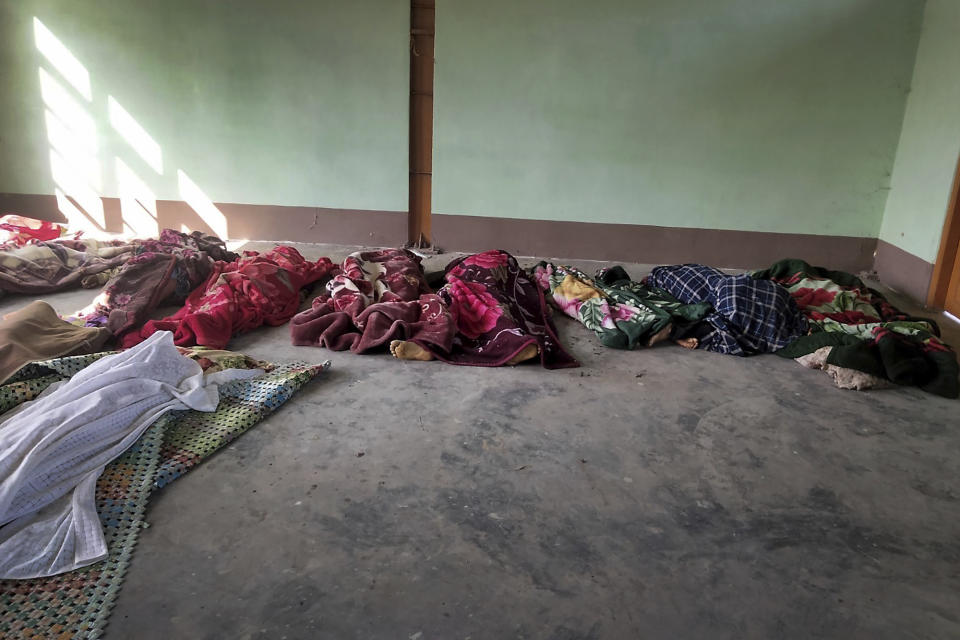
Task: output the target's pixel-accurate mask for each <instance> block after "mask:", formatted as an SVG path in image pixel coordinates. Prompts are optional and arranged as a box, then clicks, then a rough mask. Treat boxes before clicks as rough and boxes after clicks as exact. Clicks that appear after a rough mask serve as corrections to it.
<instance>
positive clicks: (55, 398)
mask: <svg viewBox="0 0 960 640" xmlns="http://www.w3.org/2000/svg"><path fill="white" fill-rule="evenodd" d="M262 373H263V372H262V371H261V370H259V369H229V370H226V371H221V372H218V373H213V374H210V375H208V376H204V375H203V371H202V370H201V368H200V365H198V364H197V363H196V362H194V361H193V360H191V359H190V358H187V357H185V356H183V355H181V354H180V353H179V352H178V351H177V348H176V347H175V346H174V344H173V334H171V333H170V332H169V331H158V332H157V333H155V334H153V335H152V336H150V337H149V338H148V339H147V340H145V341H144V342H142V343H140V344H139V345H137V346H135V347H133V348H132V349H129V350H127V351H124V352H122V353H118V354H116V355H112V356H107V357H106V358H102V359H100V360H98V361H96V362H95V363H93V364H92V365H90V366H89V367H87V368H85V369H83V370H82V371H80V372H79V373H77V374H76V375H74V376H73V377H72V378H70V379H69V380H67V381H64V382H62V383H59V384H57V385H54V386H53V387H52V388H50V389H47V391H45V392H44V393H43V394H41V395H40V396H39V397H38V398H37V399H36V400H34V401H32V402H28V403H24V405H23V406H22V407H20V408H18V410H16V411H14V412H12V413H11V414H8V416H5V417H4V422H2V423H0V578H35V577H39V576H49V575H55V574H58V573H62V572H64V571H70V570H73V569H77V568H79V567H83V566H86V565H89V564H92V563H94V562H97V561H99V560H102V559H103V558H105V557H106V555H107V545H106V541H105V540H104V536H103V530H102V529H101V527H100V520H99V518H98V517H97V510H96V503H95V499H94V490H95V488H96V483H97V478H98V477H99V476H100V474H101V473H103V469H104V467H105V466H106V465H107V463H109V462H110V461H111V460H113V459H114V458H116V457H117V456H119V455H120V454H122V453H123V452H124V451H126V450H127V449H128V448H129V447H130V446H131V445H133V443H134V442H136V441H137V439H138V438H139V437H140V436H141V435H143V432H144V431H145V430H146V429H147V427H149V426H150V425H151V424H153V423H154V422H156V420H157V419H158V418H160V417H161V416H162V415H164V414H165V413H167V412H169V411H175V410H180V409H196V410H198V411H214V410H215V409H216V408H217V404H218V403H219V393H218V390H217V385H218V384H222V383H224V382H228V381H231V380H237V379H243V378H252V377H255V376H257V375H260V374H262Z"/></svg>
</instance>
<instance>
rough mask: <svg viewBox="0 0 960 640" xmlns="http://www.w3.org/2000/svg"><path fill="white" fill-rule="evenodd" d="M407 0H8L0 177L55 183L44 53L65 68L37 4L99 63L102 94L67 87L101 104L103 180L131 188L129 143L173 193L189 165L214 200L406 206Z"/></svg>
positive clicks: (88, 63) (94, 68)
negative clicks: (126, 122)
mask: <svg viewBox="0 0 960 640" xmlns="http://www.w3.org/2000/svg"><path fill="white" fill-rule="evenodd" d="M409 13H410V7H409V3H408V2H407V1H406V0H362V1H359V2H344V1H339V2H334V1H330V0H312V1H310V2H293V1H284V2H264V1H263V0H229V1H226V0H158V1H156V2H131V1H130V0H70V1H69V2H68V1H65V0H0V74H2V83H0V87H2V90H0V191H2V192H14V193H53V182H52V179H51V167H50V159H49V149H50V144H49V143H48V140H47V128H46V125H45V122H44V103H43V101H42V99H41V86H40V78H39V76H38V67H40V66H44V67H45V68H47V69H48V70H50V71H51V75H52V76H53V77H54V79H55V80H56V81H57V82H60V83H63V80H64V79H65V78H63V77H62V76H61V75H60V74H59V72H57V71H55V70H53V69H52V68H51V65H50V64H49V62H47V61H46V60H45V59H44V57H43V56H42V55H40V54H39V53H38V51H37V48H36V44H35V36H34V25H33V19H34V17H37V18H39V19H40V20H41V21H42V22H43V24H44V25H46V27H47V28H48V29H49V31H50V32H52V33H53V34H55V36H56V37H57V38H59V40H60V41H61V42H62V43H63V44H64V45H65V46H66V47H67V48H68V49H69V50H70V51H71V52H72V54H73V55H74V56H75V57H76V59H77V60H78V61H80V62H81V63H82V64H83V65H84V66H85V67H86V69H87V71H88V72H89V80H90V89H91V96H90V97H91V100H90V101H89V102H87V101H86V100H85V99H83V98H82V97H81V96H80V93H79V92H77V91H76V90H75V89H74V88H73V87H70V86H69V85H66V87H67V88H68V93H70V94H71V95H72V96H73V97H75V98H78V99H79V100H80V102H81V104H82V105H83V107H84V108H85V109H86V110H87V111H88V112H89V114H90V115H91V116H92V118H93V122H94V124H95V129H96V137H97V142H98V143H99V147H98V149H97V152H96V154H95V155H96V157H97V159H98V160H99V162H100V163H101V165H102V171H101V173H102V183H101V189H100V191H101V193H102V194H104V195H110V196H115V195H118V194H117V185H116V174H117V172H118V170H117V169H116V162H115V158H116V157H119V158H121V160H122V162H124V163H125V164H126V166H128V167H129V168H130V169H131V170H132V171H133V172H134V173H135V174H136V175H137V176H139V177H140V178H141V179H142V180H143V181H144V182H145V183H147V185H148V186H149V187H150V188H151V189H152V190H153V191H154V192H155V194H156V195H157V196H158V197H159V198H167V199H179V198H180V194H179V189H178V178H177V175H178V173H177V172H178V170H181V171H183V172H185V173H186V174H187V175H188V176H189V177H190V178H191V179H192V180H193V181H194V182H195V183H196V185H197V186H199V187H200V188H201V189H202V190H203V191H204V192H205V193H206V194H207V195H208V196H209V197H210V198H212V199H213V200H214V201H222V202H240V203H258V204H273V205H306V206H325V207H346V208H359V209H380V210H400V211H406V209H407V127H408V125H407V122H408V116H407V113H408V95H409V94H408V59H409V53H408V51H409V49H408V46H409V44H408V35H407V25H408V24H409ZM108 96H112V97H113V98H114V100H115V101H116V102H117V103H118V104H119V105H121V106H122V107H123V108H124V109H125V110H126V112H128V113H129V115H130V116H132V117H133V118H134V119H135V120H136V121H137V122H138V123H139V125H140V126H141V127H142V129H143V130H145V131H146V132H147V133H148V134H149V136H150V137H151V138H152V139H153V141H154V142H155V143H156V144H157V145H158V146H159V148H160V152H161V156H162V174H159V173H157V172H156V171H154V170H153V169H152V168H151V167H150V166H149V165H150V163H149V162H145V161H143V159H142V158H140V157H139V156H138V154H137V153H136V152H134V151H133V149H132V148H131V146H130V145H129V144H127V143H126V142H125V141H124V140H123V139H122V138H121V136H119V135H118V134H117V133H116V132H115V131H114V130H113V128H112V126H111V124H110V122H109V111H108V109H109V104H108ZM80 155H82V154H80ZM147 155H148V157H151V154H147ZM86 166H87V168H86V169H81V170H80V171H81V172H83V171H85V170H89V164H87V165H86ZM84 177H88V178H89V176H84Z"/></svg>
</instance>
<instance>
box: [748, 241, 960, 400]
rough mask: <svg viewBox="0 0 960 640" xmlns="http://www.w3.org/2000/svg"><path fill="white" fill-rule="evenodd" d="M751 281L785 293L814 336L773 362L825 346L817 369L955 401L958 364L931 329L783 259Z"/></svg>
mask: <svg viewBox="0 0 960 640" xmlns="http://www.w3.org/2000/svg"><path fill="white" fill-rule="evenodd" d="M753 277H754V278H756V279H758V280H760V281H770V282H775V283H778V284H779V285H781V286H783V287H785V288H786V290H788V291H789V292H790V295H791V296H793V299H794V300H795V301H796V303H797V306H798V307H799V308H800V309H801V310H802V311H803V313H804V315H806V317H807V319H808V321H809V323H810V326H811V329H812V332H811V333H810V335H809V336H802V337H799V338H797V339H796V340H795V341H793V342H792V343H791V344H790V346H789V347H787V348H786V349H784V350H783V351H780V352H778V355H781V356H784V357H788V358H799V357H801V356H806V355H808V354H812V353H814V352H816V351H817V350H819V349H821V348H824V347H829V348H830V352H829V354H828V355H827V356H826V357H825V358H824V359H822V364H827V365H833V366H835V367H842V368H845V369H853V370H855V371H861V372H863V373H867V374H870V375H871V376H875V377H876V378H879V379H884V380H890V381H891V382H894V383H896V384H901V385H913V386H918V387H920V388H921V389H924V390H925V391H929V392H930V393H935V394H937V395H941V396H945V397H948V398H956V397H958V395H960V383H958V380H957V374H958V366H957V357H956V354H955V353H954V352H953V350H952V349H951V348H950V347H949V346H947V345H946V344H945V343H944V342H943V341H941V340H940V329H939V327H937V324H936V323H935V322H933V321H932V320H929V319H926V318H914V317H911V316H908V315H907V314H905V313H903V312H902V311H900V310H899V309H897V308H896V307H894V306H893V305H891V304H890V303H889V302H888V301H887V299H886V298H885V297H884V296H883V295H881V294H880V293H879V292H877V291H874V290H873V289H870V288H869V287H867V285H865V284H864V283H863V281H862V280H860V278H857V277H856V276H854V275H852V274H849V273H845V272H843V271H831V270H828V269H824V268H822V267H814V266H811V265H809V264H807V263H806V262H804V261H802V260H781V261H780V262H777V263H776V264H774V265H773V266H771V267H770V268H769V269H764V270H763V271H757V272H755V273H754V274H753ZM812 361H813V362H820V359H814V360H812ZM822 364H818V365H816V366H817V368H821V366H822Z"/></svg>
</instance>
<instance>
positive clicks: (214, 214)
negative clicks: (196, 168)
mask: <svg viewBox="0 0 960 640" xmlns="http://www.w3.org/2000/svg"><path fill="white" fill-rule="evenodd" d="M177 184H178V186H179V189H180V197H181V198H183V199H184V200H185V201H186V203H187V204H188V205H190V208H191V209H193V210H194V211H196V212H197V215H198V216H200V219H201V220H203V221H204V222H205V223H207V225H208V226H209V227H210V228H211V229H213V232H214V233H215V234H216V235H217V236H219V237H220V238H226V237H227V218H226V216H224V215H223V213H222V212H221V211H220V209H218V208H217V205H215V204H213V201H212V200H211V199H210V198H208V197H207V194H205V193H204V192H203V191H202V190H201V189H200V187H198V186H197V183H196V182H194V181H193V180H191V179H190V176H188V175H187V174H186V173H184V172H183V171H181V170H179V169H177Z"/></svg>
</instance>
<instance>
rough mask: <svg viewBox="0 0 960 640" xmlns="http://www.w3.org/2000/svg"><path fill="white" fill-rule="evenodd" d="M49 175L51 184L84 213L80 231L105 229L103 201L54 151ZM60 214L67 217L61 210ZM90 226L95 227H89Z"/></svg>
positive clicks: (52, 150) (51, 156) (51, 152)
mask: <svg viewBox="0 0 960 640" xmlns="http://www.w3.org/2000/svg"><path fill="white" fill-rule="evenodd" d="M50 173H51V174H52V175H53V182H54V183H55V184H56V185H57V186H58V187H59V188H60V189H61V190H62V191H63V192H64V193H65V194H67V195H69V196H70V197H71V198H73V199H74V200H75V201H76V202H77V204H78V205H80V206H81V207H82V208H83V210H84V211H85V212H86V216H85V218H87V220H86V221H84V222H83V223H82V224H81V225H80V226H81V227H82V230H83V231H87V232H98V231H103V230H104V229H105V228H106V217H105V216H104V213H103V201H102V200H101V199H100V194H98V193H97V192H96V191H94V190H93V189H92V188H91V187H90V185H88V184H86V183H85V182H84V181H83V178H81V177H79V176H78V175H77V174H76V172H75V171H74V170H73V168H72V167H71V166H70V165H69V164H68V163H67V161H66V160H64V159H63V156H61V155H60V154H59V153H57V151H56V150H55V149H51V150H50ZM61 213H63V215H67V212H66V211H63V210H61ZM91 224H94V225H96V226H90V225H91Z"/></svg>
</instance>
